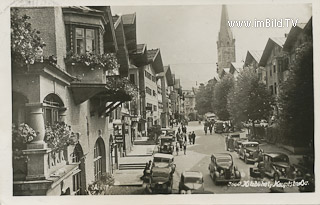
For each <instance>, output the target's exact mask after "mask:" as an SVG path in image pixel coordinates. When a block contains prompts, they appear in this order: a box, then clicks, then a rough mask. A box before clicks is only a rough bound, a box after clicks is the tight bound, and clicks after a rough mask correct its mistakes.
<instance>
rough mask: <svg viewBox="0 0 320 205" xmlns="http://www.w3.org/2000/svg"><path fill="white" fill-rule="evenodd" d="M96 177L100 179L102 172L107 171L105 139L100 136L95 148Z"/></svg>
mask: <svg viewBox="0 0 320 205" xmlns="http://www.w3.org/2000/svg"><path fill="white" fill-rule="evenodd" d="M93 156H94V159H93V163H94V179H95V180H99V179H100V177H101V175H102V173H104V172H106V152H105V145H104V142H103V139H102V138H101V137H99V138H98V139H97V141H96V144H95V145H94V149H93Z"/></svg>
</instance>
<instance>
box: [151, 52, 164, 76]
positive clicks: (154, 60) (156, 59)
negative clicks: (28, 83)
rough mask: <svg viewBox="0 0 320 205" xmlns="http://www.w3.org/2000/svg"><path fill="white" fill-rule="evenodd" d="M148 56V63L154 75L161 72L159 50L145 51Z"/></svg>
mask: <svg viewBox="0 0 320 205" xmlns="http://www.w3.org/2000/svg"><path fill="white" fill-rule="evenodd" d="M147 55H148V62H149V63H150V64H152V67H153V69H154V70H155V72H156V73H160V72H163V71H164V69H163V64H162V58H161V53H160V49H159V48H157V49H151V50H148V51H147Z"/></svg>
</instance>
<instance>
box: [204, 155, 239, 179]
mask: <svg viewBox="0 0 320 205" xmlns="http://www.w3.org/2000/svg"><path fill="white" fill-rule="evenodd" d="M209 172H210V176H211V178H212V179H213V181H214V183H215V184H217V183H219V182H239V181H240V180H241V174H240V172H239V170H238V169H237V167H236V166H235V165H234V162H233V158H232V156H231V154H229V153H219V154H212V155H211V162H210V164H209Z"/></svg>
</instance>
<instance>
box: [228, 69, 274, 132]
mask: <svg viewBox="0 0 320 205" xmlns="http://www.w3.org/2000/svg"><path fill="white" fill-rule="evenodd" d="M273 103H274V100H273V97H272V95H271V93H270V92H269V91H268V90H267V87H266V85H265V84H263V83H261V82H260V81H259V78H258V76H257V75H256V73H255V72H254V71H252V70H250V69H245V70H243V71H242V72H241V73H240V75H239V76H238V78H237V82H236V85H235V87H234V89H233V90H231V92H230V93H229V95H228V110H229V112H230V115H231V118H232V119H233V120H234V121H236V122H240V121H248V120H252V126H253V131H254V121H255V120H261V119H268V118H269V115H270V112H271V111H272V105H273ZM253 134H255V133H253Z"/></svg>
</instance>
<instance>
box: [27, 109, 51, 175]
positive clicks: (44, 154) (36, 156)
mask: <svg viewBox="0 0 320 205" xmlns="http://www.w3.org/2000/svg"><path fill="white" fill-rule="evenodd" d="M26 106H27V107H29V109H30V113H29V120H28V123H29V125H30V127H32V128H33V129H34V130H35V131H36V132H37V136H36V138H35V139H34V140H33V141H32V142H31V143H29V144H27V150H23V154H24V155H27V156H28V159H29V160H28V165H27V170H28V174H27V177H26V179H27V180H41V179H46V178H47V177H48V176H49V165H48V154H49V152H50V149H47V144H46V143H45V142H44V135H45V125H44V117H43V110H42V104H41V103H28V104H26Z"/></svg>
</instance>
